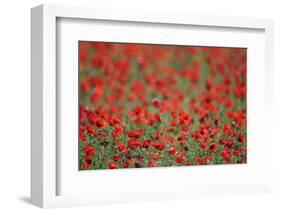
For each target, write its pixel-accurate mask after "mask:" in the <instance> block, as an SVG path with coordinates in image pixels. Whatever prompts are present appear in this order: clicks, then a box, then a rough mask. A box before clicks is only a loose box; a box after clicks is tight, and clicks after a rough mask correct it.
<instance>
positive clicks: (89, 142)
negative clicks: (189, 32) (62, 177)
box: [78, 41, 247, 170]
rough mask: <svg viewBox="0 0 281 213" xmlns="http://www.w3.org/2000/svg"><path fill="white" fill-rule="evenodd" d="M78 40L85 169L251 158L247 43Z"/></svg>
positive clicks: (81, 155) (239, 161) (82, 163)
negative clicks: (220, 45) (204, 44)
mask: <svg viewBox="0 0 281 213" xmlns="http://www.w3.org/2000/svg"><path fill="white" fill-rule="evenodd" d="M78 45H79V144H78V146H79V153H78V156H79V169H80V170H97V169H121V168H142V167H144V168H147V167H171V166H192V165H216V164H242V163H246V162H247V140H246V138H247V136H246V134H247V125H246V124H247V121H246V117H247V111H246V98H247V97H246V95H247V85H246V83H247V82H246V73H247V70H246V67H247V49H245V48H218V47H195V46H183V45H157V44H127V43H108V42H86V41H79V43H78Z"/></svg>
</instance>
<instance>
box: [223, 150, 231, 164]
mask: <svg viewBox="0 0 281 213" xmlns="http://www.w3.org/2000/svg"><path fill="white" fill-rule="evenodd" d="M221 156H222V157H223V159H224V161H225V162H229V161H230V159H231V155H230V150H229V149H224V150H223V151H222V152H221Z"/></svg>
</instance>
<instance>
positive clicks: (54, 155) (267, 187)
mask: <svg viewBox="0 0 281 213" xmlns="http://www.w3.org/2000/svg"><path fill="white" fill-rule="evenodd" d="M61 19H64V20H66V19H67V20H69V21H73V20H87V21H91V20H100V21H113V22H114V21H116V22H118V26H119V25H120V26H122V23H128V22H129V23H135V24H138V23H143V25H144V26H145V24H153V25H154V26H165V27H166V28H167V29H169V28H171V29H173V26H198V27H200V28H202V29H204V28H207V29H209V28H210V29H212V30H216V28H217V29H218V30H219V29H223V31H228V33H229V32H230V33H231V32H234V31H239V30H254V31H257V32H261V33H262V37H261V38H260V39H258V40H257V42H260V43H262V44H261V45H262V47H264V48H262V50H263V51H264V53H262V54H261V55H263V54H264V55H263V56H262V57H263V59H262V61H263V62H264V63H263V64H262V65H264V66H262V68H261V73H260V74H261V75H264V76H266V78H265V79H264V78H262V77H260V78H258V79H257V83H258V82H259V83H260V82H263V83H264V85H265V87H264V88H263V87H261V88H260V91H261V93H262V94H264V95H265V96H264V99H262V100H261V101H263V100H264V101H263V102H264V105H263V107H264V109H266V112H267V114H266V115H264V117H263V118H262V119H263V121H264V122H265V124H266V131H265V132H264V133H261V134H263V135H262V136H263V139H264V144H263V146H264V147H266V151H265V153H264V157H265V158H266V161H265V162H264V166H261V168H255V169H256V171H257V174H260V173H263V174H264V176H263V177H262V178H260V179H257V180H256V181H253V183H254V184H249V181H248V182H247V181H245V183H243V181H240V182H237V183H235V184H233V185H229V184H227V183H225V184H221V185H217V186H211V185H210V186H208V185H206V186H203V187H200V185H199V183H194V188H191V187H190V186H186V187H183V190H180V189H179V188H178V187H174V188H173V187H172V188H171V187H168V189H163V190H161V189H159V188H151V190H152V191H153V193H147V195H146V197H145V195H144V193H140V194H138V195H136V196H132V195H133V193H134V191H133V190H129V189H128V191H126V190H124V191H121V193H123V194H118V193H117V194H116V193H112V195H111V194H110V191H109V189H107V190H105V191H104V193H103V194H102V192H101V191H100V194H98V195H92V196H89V195H84V196H83V195H81V194H84V193H85V191H82V192H81V194H78V195H76V194H72V193H69V194H61V193H60V190H59V188H60V187H59V185H60V184H62V183H61V181H64V179H61V178H60V175H59V174H60V169H61V166H58V164H59V159H61V157H60V154H61V153H60V152H59V151H58V145H57V141H58V132H57V120H58V116H59V115H58V110H57V109H58V99H57V98H58V97H59V96H58V88H59V86H60V81H59V79H58V78H57V70H58V69H59V68H58V61H57V60H58V58H57V57H58V52H57V51H58V48H59V44H58V39H57V38H58V33H59V31H61V29H60V28H59V26H60V24H58V23H59V21H60V20H61ZM101 24H102V23H101ZM31 26H32V29H31V42H32V45H31V56H32V63H31V65H32V66H31V68H32V71H31V74H32V75H31V82H32V83H31V86H32V87H31V97H32V103H31V112H32V113H31V114H32V115H31V131H32V132H31V140H32V141H31V201H32V203H33V204H35V205H37V206H40V207H43V208H47V207H61V206H76V205H91V204H99V203H114V202H128V201H133V202H136V201H142V200H165V199H178V198H186V197H198V196H213V195H219V196H220V195H233V194H238V195H240V194H252V193H264V192H270V191H271V163H270V149H271V144H272V140H273V139H272V134H270V131H271V128H270V127H271V125H272V122H271V118H272V110H271V109H272V94H271V92H272V88H273V85H272V82H273V80H272V79H273V61H272V60H273V21H272V20H271V19H257V18H241V17H216V16H201V15H187V14H172V13H171V14H161V13H152V12H145V11H144V12H142V11H122V10H109V9H108V10H107V9H97V8H84V7H74V6H54V5H41V6H38V7H35V8H32V9H31ZM118 26H117V28H118ZM80 36H81V35H80ZM70 37H71V36H70ZM73 38H74V37H73ZM242 38H243V37H242ZM74 39H76V37H75V38H74ZM108 39H109V40H110V39H112V38H108ZM128 39H130V38H129V37H123V38H121V40H120V36H119V40H118V39H117V40H118V41H123V42H125V41H127V40H128ZM172 39H173V38H170V40H169V41H167V40H166V41H165V40H163V41H162V42H164V43H165V42H170V43H173V40H172ZM179 42H180V41H179ZM193 42H195V43H196V41H193ZM198 42H200V41H198ZM201 42H202V41H201ZM224 42H225V45H232V44H234V45H239V43H237V44H236V43H233V42H230V43H227V42H228V41H227V40H226V41H224ZM241 42H243V41H241ZM263 42H264V43H263ZM160 43H161V42H160ZM197 44H199V45H200V43H197ZM207 44H208V42H207V43H206V44H205V45H207ZM215 44H216V42H215V41H214V43H213V45H215ZM220 44H223V43H220ZM245 45H246V43H245ZM253 45H255V44H254V43H253ZM246 46H247V45H246ZM249 80H250V81H251V80H253V81H254V79H253V77H251V78H250V79H249ZM70 95H71V94H70ZM76 97H77V96H76ZM252 101H253V103H252V104H250V105H251V106H253V105H254V101H255V100H254V97H252ZM264 109H262V108H261V109H260V111H259V112H261V113H263V112H265V111H262V110H264ZM248 110H249V109H248ZM250 110H251V109H250ZM73 122H76V121H73ZM252 139H255V137H254V136H253V137H252ZM259 149H260V148H259ZM253 153H255V152H253ZM257 153H258V152H257ZM75 157H76V156H75ZM256 157H259V156H256ZM62 162H63V160H62ZM198 169H200V168H197V170H198ZM195 170H196V169H195ZM211 170H212V168H208V169H207V170H206V171H209V172H210V171H211ZM244 170H247V167H246V168H245V169H244ZM143 171H145V169H144V170H143ZM151 171H152V170H151V169H150V170H149V172H143V173H144V174H143V175H148V174H150V173H151ZM177 171H183V172H185V171H186V170H184V168H172V170H171V169H169V168H167V169H165V170H161V171H158V172H157V173H158V175H159V176H163V175H167V174H168V175H171V176H170V177H171V178H177V177H176V176H175V175H173V174H174V173H176V172H177ZM222 171H223V170H222ZM222 171H218V172H222ZM77 172H78V171H77ZM167 172H168V173H167ZM248 172H252V171H248ZM69 174H70V173H69ZM89 174H90V173H89ZM184 174H186V173H184ZM245 174H246V173H245ZM253 174H255V173H253ZM90 175H92V173H91V174H90ZM126 175H127V174H126V173H125V172H123V174H122V175H121V176H122V178H124V176H126ZM132 175H134V174H133V173H132ZM198 175H199V173H198ZM88 176H89V175H88ZM106 176H107V178H110V177H111V176H114V177H115V176H118V175H116V173H106ZM119 176H120V175H119ZM121 176H120V178H121ZM194 177H195V178H196V176H194ZM69 180H70V183H72V184H74V185H75V184H76V183H75V180H76V181H77V180H78V179H74V178H73V179H72V177H69ZM81 180H89V177H87V178H86V179H81ZM73 181H74V182H73ZM147 181H149V180H147ZM68 186H69V185H68ZM129 187H130V186H127V188H129ZM140 187H144V186H141V185H140ZM159 187H161V185H159ZM89 188H90V187H89ZM186 189H188V190H186ZM71 190H75V191H77V188H75V187H74V188H73V189H71ZM137 190H138V189H137ZM137 190H136V192H137ZM146 190H147V189H146ZM125 193H127V194H128V196H126V195H125ZM130 193H131V194H130ZM156 195H157V196H156Z"/></svg>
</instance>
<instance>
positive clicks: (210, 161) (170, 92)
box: [31, 5, 273, 208]
mask: <svg viewBox="0 0 281 213" xmlns="http://www.w3.org/2000/svg"><path fill="white" fill-rule="evenodd" d="M31 16H32V17H31V24H32V30H31V41H32V46H31V52H32V79H31V81H32V104H31V105H32V109H31V110H32V118H31V121H32V122H31V123H32V147H31V153H32V156H31V157H32V160H31V169H32V171H31V199H32V203H33V204H35V205H37V206H40V207H43V208H45V207H58V206H75V205H92V204H100V203H117V202H138V201H145V200H165V199H184V198H188V197H200V196H214V195H217V196H224V195H242V194H253V193H266V192H270V191H271V188H270V186H271V164H270V149H271V142H272V134H270V133H271V125H272V122H271V118H272V114H271V113H272V100H271V97H272V95H271V92H272V78H273V62H272V58H273V57H272V56H273V21H272V20H270V19H256V18H238V17H216V16H196V15H187V14H172V13H171V14H161V13H152V12H145V11H143V12H141V11H122V10H104V9H103V10H101V9H97V8H83V7H81V8H80V7H68V6H67V7H66V6H53V5H42V6H38V7H35V8H33V9H32V10H31Z"/></svg>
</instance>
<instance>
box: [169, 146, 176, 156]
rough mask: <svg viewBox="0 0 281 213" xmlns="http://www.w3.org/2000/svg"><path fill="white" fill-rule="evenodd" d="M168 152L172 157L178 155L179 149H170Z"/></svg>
mask: <svg viewBox="0 0 281 213" xmlns="http://www.w3.org/2000/svg"><path fill="white" fill-rule="evenodd" d="M168 152H169V154H170V155H175V154H176V153H177V149H176V148H175V147H170V148H169V150H168Z"/></svg>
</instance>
